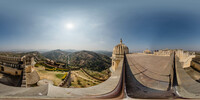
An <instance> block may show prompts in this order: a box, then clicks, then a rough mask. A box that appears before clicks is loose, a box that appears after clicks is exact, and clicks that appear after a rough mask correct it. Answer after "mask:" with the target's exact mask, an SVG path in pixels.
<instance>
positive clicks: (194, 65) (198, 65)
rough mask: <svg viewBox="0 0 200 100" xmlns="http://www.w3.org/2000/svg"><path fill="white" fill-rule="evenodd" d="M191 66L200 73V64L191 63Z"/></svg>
mask: <svg viewBox="0 0 200 100" xmlns="http://www.w3.org/2000/svg"><path fill="white" fill-rule="evenodd" d="M191 66H192V67H193V68H195V69H197V70H198V71H200V64H198V63H196V62H193V61H192V62H191Z"/></svg>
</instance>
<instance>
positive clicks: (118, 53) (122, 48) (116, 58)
mask: <svg viewBox="0 0 200 100" xmlns="http://www.w3.org/2000/svg"><path fill="white" fill-rule="evenodd" d="M124 53H126V54H128V53H129V49H128V47H127V46H126V45H124V44H123V43H122V39H120V44H118V45H116V46H115V47H114V48H113V53H112V57H111V59H112V66H111V68H112V69H111V70H112V71H115V70H116V69H117V67H118V65H119V62H120V60H122V59H123V58H124Z"/></svg>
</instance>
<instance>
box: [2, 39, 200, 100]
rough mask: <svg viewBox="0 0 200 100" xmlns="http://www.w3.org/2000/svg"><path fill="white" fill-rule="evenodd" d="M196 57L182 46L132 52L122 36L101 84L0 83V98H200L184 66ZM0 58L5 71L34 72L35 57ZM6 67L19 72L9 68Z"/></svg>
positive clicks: (199, 87)
mask: <svg viewBox="0 0 200 100" xmlns="http://www.w3.org/2000/svg"><path fill="white" fill-rule="evenodd" d="M194 57H195V54H194V53H189V52H186V51H183V50H181V49H177V50H170V49H164V50H156V51H155V52H153V53H150V50H146V51H145V52H143V53H129V48H128V47H127V46H126V45H125V44H123V43H122V39H121V40H120V43H119V44H118V45H116V46H115V47H114V48H113V54H112V57H111V58H112V66H111V67H110V70H111V71H112V74H111V76H110V78H109V79H108V80H106V81H104V82H103V83H101V84H99V85H96V86H92V87H88V88H62V87H58V86H54V85H52V84H47V85H42V86H38V87H26V88H25V87H22V88H17V87H11V86H6V85H3V84H0V98H16V97H17V98H19V97H20V98H41V99H43V98H69V99H73V98H75V99H82V98H83V99H88V98H90V99H104V98H106V99H111V98H118V99H119V98H120V99H122V98H133V99H134V98H136V99H138V98H142V99H145V98H165V99H166V98H200V83H198V82H197V81H195V80H193V79H192V78H191V77H190V76H189V74H187V73H186V71H185V70H184V68H188V67H190V65H192V64H194V63H191V61H192V58H194ZM27 59H28V60H27ZM0 61H1V66H7V67H1V71H2V72H5V73H10V74H12V75H21V76H23V73H24V70H26V69H27V70H28V69H29V68H30V69H29V71H25V72H33V70H32V67H28V66H33V65H34V62H32V61H33V59H32V58H26V57H22V58H7V57H1V58H0ZM26 67H27V68H26ZM6 68H13V69H16V70H17V71H19V72H17V73H16V70H13V71H6ZM2 69H3V70H2ZM8 70H10V69H8ZM67 78H69V77H67ZM62 85H63V84H62ZM5 87H6V88H5Z"/></svg>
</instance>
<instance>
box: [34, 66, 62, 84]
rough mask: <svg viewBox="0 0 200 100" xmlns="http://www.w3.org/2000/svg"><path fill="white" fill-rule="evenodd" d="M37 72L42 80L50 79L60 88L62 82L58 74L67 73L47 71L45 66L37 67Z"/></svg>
mask: <svg viewBox="0 0 200 100" xmlns="http://www.w3.org/2000/svg"><path fill="white" fill-rule="evenodd" d="M35 69H36V71H37V72H38V74H39V76H40V79H41V80H42V79H48V80H51V81H53V82H54V85H56V86H58V85H59V84H60V83H61V82H62V80H61V79H60V78H58V77H57V76H56V75H57V74H63V75H64V74H65V72H61V71H46V70H45V67H44V66H38V67H35Z"/></svg>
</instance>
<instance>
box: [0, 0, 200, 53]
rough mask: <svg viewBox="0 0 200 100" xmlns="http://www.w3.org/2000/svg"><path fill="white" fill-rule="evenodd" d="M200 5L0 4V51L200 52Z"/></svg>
mask: <svg viewBox="0 0 200 100" xmlns="http://www.w3.org/2000/svg"><path fill="white" fill-rule="evenodd" d="M199 4H200V1H195V0H194V1H186V0H176V1H173V0H169V1H162V2H161V1H159V0H151V1H146V2H142V1H136V0H127V1H126V2H125V1H119V0H109V1H106V0H101V1H97V0H85V1H80V0H74V1H64V0H61V1H53V0H43V1H37V0H30V1H26V0H19V1H11V0H6V1H0V16H1V17H0V47H1V48H0V51H13V50H14V51H15V50H16V51H18V50H22V51H23V50H24V51H26V50H31V51H38V50H49V51H50V50H56V49H61V50H69V49H72V50H89V51H95V50H102V51H111V52H112V50H113V48H114V46H116V45H117V44H119V42H120V38H122V39H123V43H124V44H125V45H126V46H128V47H129V50H130V51H131V52H133V51H142V50H145V49H147V48H148V49H149V50H159V49H165V48H169V49H178V48H182V49H184V50H193V51H199V50H200V46H199V43H200V39H199V37H200V34H199V33H200V28H199V27H200V11H199V10H198V9H199V8H200V7H199Z"/></svg>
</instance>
